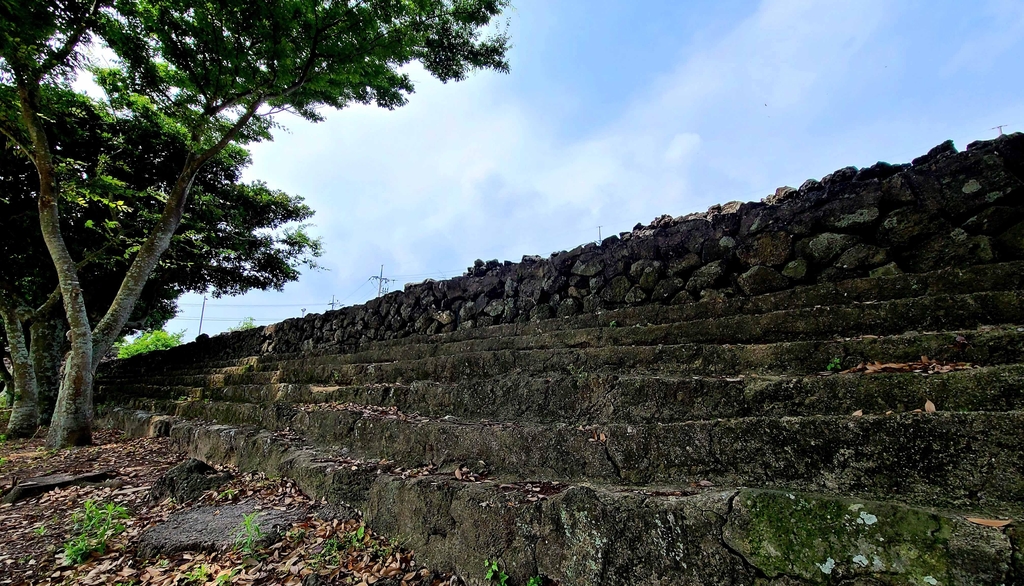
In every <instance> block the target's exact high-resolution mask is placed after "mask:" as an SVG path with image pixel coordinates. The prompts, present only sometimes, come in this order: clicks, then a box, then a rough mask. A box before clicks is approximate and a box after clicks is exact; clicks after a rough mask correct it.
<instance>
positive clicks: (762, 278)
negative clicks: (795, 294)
mask: <svg viewBox="0 0 1024 586" xmlns="http://www.w3.org/2000/svg"><path fill="white" fill-rule="evenodd" d="M736 282H737V284H739V286H740V289H742V290H743V292H744V293H746V294H747V295H761V294H763V293H771V292H772V291H778V290H780V289H785V288H786V287H788V286H789V279H787V278H786V277H783V276H782V275H780V274H779V272H778V271H776V270H775V269H771V268H768V267H764V266H756V267H753V268H751V269H750V270H748V271H747V272H745V273H743V274H742V275H740V276H739V277H738V278H737V279H736Z"/></svg>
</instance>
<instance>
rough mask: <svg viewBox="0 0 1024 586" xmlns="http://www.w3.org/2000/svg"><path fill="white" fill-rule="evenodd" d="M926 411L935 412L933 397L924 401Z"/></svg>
mask: <svg viewBox="0 0 1024 586" xmlns="http://www.w3.org/2000/svg"><path fill="white" fill-rule="evenodd" d="M924 410H925V413H935V403H932V402H931V399H926V400H925V402H924Z"/></svg>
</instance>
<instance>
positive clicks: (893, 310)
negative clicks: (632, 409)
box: [102, 291, 1024, 384]
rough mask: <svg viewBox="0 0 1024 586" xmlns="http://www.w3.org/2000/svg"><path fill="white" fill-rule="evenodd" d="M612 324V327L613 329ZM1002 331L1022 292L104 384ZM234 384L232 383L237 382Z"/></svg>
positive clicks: (119, 375) (384, 350)
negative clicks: (500, 356)
mask: <svg viewBox="0 0 1024 586" xmlns="http://www.w3.org/2000/svg"><path fill="white" fill-rule="evenodd" d="M611 323H612V322H608V324H611ZM998 323H1024V291H988V292H982V293H973V294H969V295H947V296H934V297H915V298H909V299H899V300H894V301H886V302H878V303H856V304H852V305H848V306H842V307H833V306H820V307H812V308H805V309H796V310H782V311H775V312H771V313H765V314H753V315H736V316H731V317H720V318H707V319H698V320H691V321H686V322H679V323H669V324H662V325H639V324H638V325H636V326H632V327H608V324H606V325H605V327H598V328H589V329H578V330H558V331H554V332H548V333H538V334H531V335H518V336H514V335H510V336H504V337H493V338H481V339H474V340H467V341H448V340H445V339H439V340H437V341H433V342H430V343H418V344H409V345H391V346H385V347H381V348H377V349H373V350H368V351H365V352H357V353H353V354H342V355H330V356H316V357H313V356H306V357H302V358H295V359H290V360H273V361H266V360H263V361H251V362H249V363H246V364H241V365H235V366H230V367H221V368H209V367H208V366H207V365H205V364H192V365H190V366H188V367H186V368H181V369H176V370H171V371H169V372H167V371H163V372H162V371H158V370H152V369H141V370H132V369H126V370H122V371H120V372H108V373H106V374H105V375H104V376H103V377H102V378H103V380H104V381H110V382H113V381H116V380H123V379H124V378H126V377H128V378H133V377H138V376H139V375H146V376H167V375H172V376H189V375H200V376H210V375H223V376H225V377H237V376H240V375H241V376H242V377H244V379H247V382H248V383H250V384H264V383H273V382H279V381H278V380H276V379H275V378H274V375H273V374H271V373H274V372H276V371H279V370H285V371H287V370H289V369H295V368H302V369H307V368H311V367H316V366H319V365H330V366H337V365H365V364H390V363H394V362H398V361H410V360H422V359H427V358H437V357H442V356H459V355H464V354H467V353H480V352H500V351H535V350H564V349H567V348H618V347H623V346H658V345H679V344H769V343H775V342H794V341H803V340H818V339H825V338H832V337H853V336H863V335H893V334H898V333H901V332H905V331H909V330H917V331H944V330H953V329H967V328H975V327H978V326H981V325H989V324H998ZM232 380H235V379H234V378H232Z"/></svg>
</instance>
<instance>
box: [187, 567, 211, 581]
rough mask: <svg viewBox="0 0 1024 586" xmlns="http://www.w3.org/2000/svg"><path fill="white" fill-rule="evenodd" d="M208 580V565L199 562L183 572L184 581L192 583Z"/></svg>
mask: <svg viewBox="0 0 1024 586" xmlns="http://www.w3.org/2000/svg"><path fill="white" fill-rule="evenodd" d="M209 580H210V566H208V565H206V564H200V565H198V566H196V567H194V568H192V571H191V572H188V573H186V574H185V581H186V582H191V583H194V584H206V583H207V582H208V581H209Z"/></svg>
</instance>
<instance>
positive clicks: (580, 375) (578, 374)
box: [566, 364, 590, 385]
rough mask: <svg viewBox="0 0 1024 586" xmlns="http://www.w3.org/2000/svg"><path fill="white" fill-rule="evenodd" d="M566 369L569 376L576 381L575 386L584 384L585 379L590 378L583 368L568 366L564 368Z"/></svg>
mask: <svg viewBox="0 0 1024 586" xmlns="http://www.w3.org/2000/svg"><path fill="white" fill-rule="evenodd" d="M566 369H567V370H568V371H569V374H571V375H572V376H573V378H575V379H576V383H577V384H581V385H582V384H583V383H585V382H586V381H587V377H589V376H590V375H589V374H588V373H587V370H586V369H585V368H583V367H582V366H576V365H574V364H570V365H568V366H566Z"/></svg>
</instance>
